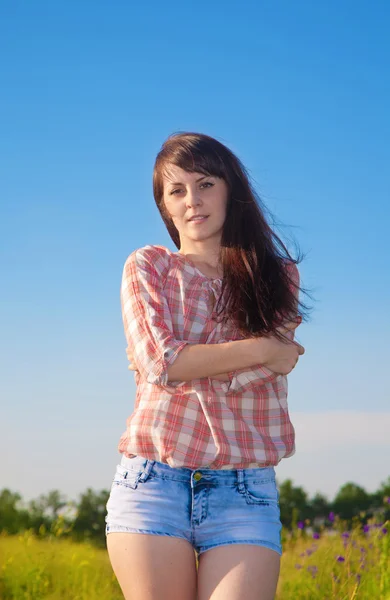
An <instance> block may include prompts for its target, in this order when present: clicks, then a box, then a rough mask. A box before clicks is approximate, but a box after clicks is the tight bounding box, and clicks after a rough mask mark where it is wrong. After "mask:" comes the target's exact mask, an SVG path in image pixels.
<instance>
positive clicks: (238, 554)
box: [198, 544, 280, 600]
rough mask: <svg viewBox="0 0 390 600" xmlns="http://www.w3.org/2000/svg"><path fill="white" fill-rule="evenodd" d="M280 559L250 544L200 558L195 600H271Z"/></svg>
mask: <svg viewBox="0 0 390 600" xmlns="http://www.w3.org/2000/svg"><path fill="white" fill-rule="evenodd" d="M279 571H280V556H279V554H278V553H277V552H275V551H274V550H270V549H269V548H264V547H262V546H252V545H249V544H230V545H228V546H219V547H217V548H212V549H211V550H207V552H204V553H203V554H201V555H200V557H199V570H198V600H274V598H275V593H276V587H277V583H278V578H279Z"/></svg>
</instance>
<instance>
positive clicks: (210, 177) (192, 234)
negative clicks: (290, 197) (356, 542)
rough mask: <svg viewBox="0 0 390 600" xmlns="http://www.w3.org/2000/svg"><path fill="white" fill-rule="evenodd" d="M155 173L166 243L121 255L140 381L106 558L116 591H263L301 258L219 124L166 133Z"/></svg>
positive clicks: (270, 565)
mask: <svg viewBox="0 0 390 600" xmlns="http://www.w3.org/2000/svg"><path fill="white" fill-rule="evenodd" d="M153 187H154V197H155V201H156V204H157V207H158V209H159V211H160V213H161V216H162V218H163V220H164V223H165V225H166V227H167V229H168V232H169V234H170V236H171V238H172V240H173V242H174V244H175V245H176V247H177V249H178V252H172V251H170V250H169V249H167V248H165V247H163V246H145V247H144V248H141V249H139V250H136V251H135V252H133V253H132V254H131V255H130V256H129V257H128V259H127V261H126V264H125V267H124V271H123V280H122V288H121V303H122V314H123V321H124V328H125V334H126V339H127V343H128V347H127V355H128V358H129V362H130V367H129V368H131V369H134V370H135V381H136V385H137V394H136V400H135V409H134V412H133V413H132V415H131V416H130V417H129V419H128V422H127V429H126V432H125V433H124V434H123V435H122V437H121V440H120V443H119V451H120V452H121V453H122V460H121V463H120V464H119V465H118V466H117V470H116V474H115V477H114V481H113V484H112V488H111V493H110V498H109V501H108V503H107V517H106V522H107V528H106V532H107V546H108V551H109V556H110V560H111V564H112V566H113V569H114V572H115V574H116V576H117V578H118V581H119V583H120V586H121V588H122V591H123V594H124V596H125V598H126V599H128V600H129V599H136V600H144V599H145V600H146V599H148V600H152V599H153V600H154V599H158V600H195V598H197V599H198V600H209V599H211V598H212V599H213V600H238V599H239V598H245V600H251V599H252V598H253V599H255V598H256V600H271V599H272V598H274V595H275V590H276V586H277V581H278V576H279V564H280V556H281V552H282V548H281V541H280V532H281V523H280V511H279V502H278V501H279V494H278V490H277V488H276V482H275V469H274V467H275V466H276V465H277V464H278V462H279V461H280V460H281V459H282V458H286V457H289V456H291V455H292V454H293V453H294V451H295V448H294V428H293V426H292V424H291V422H290V419H289V414H288V408H287V402H286V396H287V378H286V375H287V374H288V373H289V372H291V370H292V369H293V368H294V367H295V365H296V363H297V361H298V358H299V356H300V355H302V354H303V353H304V348H303V347H302V346H301V345H299V344H298V343H296V342H294V341H293V337H294V330H295V328H296V327H297V326H298V325H299V324H300V322H301V321H302V317H301V316H300V315H298V304H299V301H298V291H299V287H298V282H299V276H298V271H297V267H296V263H297V262H298V261H294V260H293V259H292V258H291V256H290V255H289V253H288V251H287V249H286V248H285V246H284V245H283V243H282V242H280V240H279V238H277V236H276V235H275V234H274V233H273V231H272V230H271V228H270V227H269V225H268V224H267V222H266V220H265V218H264V215H263V213H262V211H261V209H260V207H259V201H258V199H257V197H256V195H255V192H254V191H253V189H252V187H251V185H250V183H249V180H248V176H247V173H246V171H245V168H244V167H243V165H242V164H241V162H240V161H239V159H238V158H237V157H236V156H235V155H234V154H233V153H232V152H231V151H230V150H229V149H228V148H226V147H225V146H224V145H223V144H221V143H220V142H218V141H217V140H215V139H213V138H211V137H209V136H206V135H202V134H196V133H181V134H175V135H173V136H171V137H169V138H168V140H167V141H166V142H165V144H164V145H163V147H162V149H161V151H160V152H159V154H158V156H157V158H156V163H155V168H154V178H153ZM275 240H276V241H277V242H278V243H279V244H280V245H281V247H282V248H283V250H284V251H285V254H286V255H287V257H288V259H286V257H283V255H282V254H281V252H280V250H279V249H278V247H277V245H276V243H275ZM194 551H195V552H194ZM197 560H198V565H197V562H196V561H197ZM197 567H198V568H197Z"/></svg>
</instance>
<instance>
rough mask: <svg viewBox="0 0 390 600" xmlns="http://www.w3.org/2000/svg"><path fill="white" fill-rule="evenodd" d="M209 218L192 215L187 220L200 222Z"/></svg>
mask: <svg viewBox="0 0 390 600" xmlns="http://www.w3.org/2000/svg"><path fill="white" fill-rule="evenodd" d="M208 217H209V215H194V216H193V217H191V218H190V219H188V220H189V221H192V222H193V221H195V222H196V221H199V222H201V221H202V220H206V219H207V218H208Z"/></svg>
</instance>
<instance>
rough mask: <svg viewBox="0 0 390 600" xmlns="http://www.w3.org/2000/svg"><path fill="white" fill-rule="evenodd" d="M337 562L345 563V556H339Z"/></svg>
mask: <svg viewBox="0 0 390 600" xmlns="http://www.w3.org/2000/svg"><path fill="white" fill-rule="evenodd" d="M337 562H345V558H344V556H338V557H337Z"/></svg>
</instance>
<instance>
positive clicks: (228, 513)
mask: <svg viewBox="0 0 390 600" xmlns="http://www.w3.org/2000/svg"><path fill="white" fill-rule="evenodd" d="M281 530H282V524H281V522H280V509H279V492H278V489H277V487H276V480H275V469H274V467H265V468H256V469H237V470H236V469H232V470H223V469H222V470H215V469H207V468H206V469H205V468H200V469H197V470H191V469H188V468H184V467H180V468H173V467H170V466H169V465H168V464H165V463H161V462H157V461H154V460H149V459H146V458H143V457H142V456H135V457H132V458H127V457H125V456H124V455H123V456H122V459H121V462H120V464H118V466H117V468H116V473H115V476H114V480H113V483H112V486H111V492H110V496H109V499H108V502H107V515H106V534H109V533H113V532H129V533H149V534H154V535H167V536H172V537H178V538H183V539H185V540H187V541H188V542H190V544H191V545H192V547H193V548H194V550H195V552H196V553H197V554H198V555H200V554H201V553H202V552H205V551H206V550H209V549H210V548H215V547H216V546H224V545H228V544H252V545H256V546H265V547H266V548H270V549H271V550H274V551H275V552H277V553H278V554H279V555H281V554H282V543H281Z"/></svg>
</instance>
